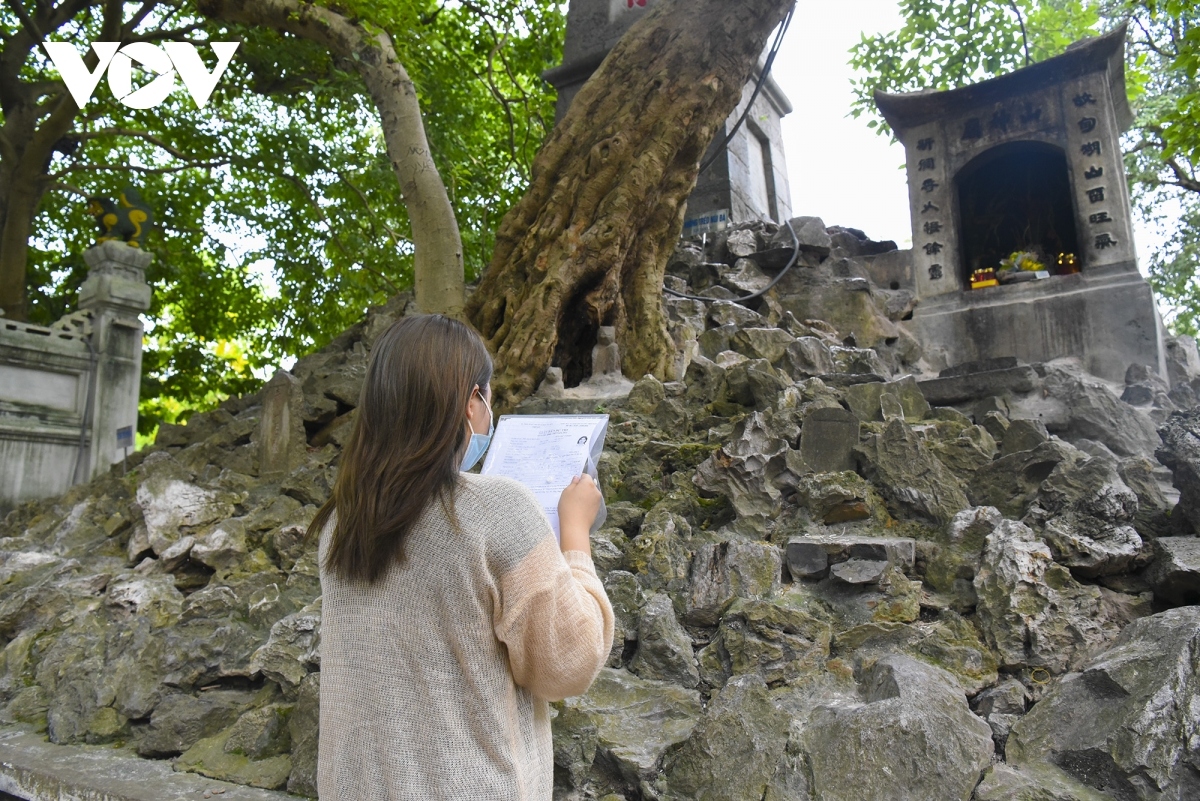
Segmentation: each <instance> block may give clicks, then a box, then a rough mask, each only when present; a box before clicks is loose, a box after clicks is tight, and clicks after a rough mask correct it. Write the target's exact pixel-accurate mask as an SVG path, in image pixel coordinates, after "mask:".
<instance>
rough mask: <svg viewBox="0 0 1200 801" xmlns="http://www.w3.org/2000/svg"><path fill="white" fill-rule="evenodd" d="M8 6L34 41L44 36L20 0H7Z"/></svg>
mask: <svg viewBox="0 0 1200 801" xmlns="http://www.w3.org/2000/svg"><path fill="white" fill-rule="evenodd" d="M8 6H9V8H11V9H12V10H13V12H14V13H16V15H17V19H19V20H21V25H23V26H24V27H25V31H26V32H27V33H28V34H29V36H30V38H32V39H33V40H34V42H41V41H42V40H44V39H45V38H46V37H45V35H44V34H43V33H42V32H41V30H40V29H39V28H38V26H37V23H36V22H34V21H33V18H32V17H30V16H29V12H28V11H26V10H25V6H23V5H21V0H8Z"/></svg>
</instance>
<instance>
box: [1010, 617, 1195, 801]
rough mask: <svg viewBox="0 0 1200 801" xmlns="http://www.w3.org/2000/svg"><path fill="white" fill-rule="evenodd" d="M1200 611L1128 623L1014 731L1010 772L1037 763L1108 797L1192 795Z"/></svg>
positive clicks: (1034, 709) (1059, 683)
mask: <svg viewBox="0 0 1200 801" xmlns="http://www.w3.org/2000/svg"><path fill="white" fill-rule="evenodd" d="M1197 653H1200V609H1198V608H1196V607H1184V608H1180V609H1172V610H1170V611H1167V612H1162V613H1160V614H1157V615H1154V616H1152V617H1147V618H1143V619H1141V620H1138V621H1135V622H1134V623H1132V624H1130V625H1129V626H1128V627H1127V628H1126V629H1125V630H1124V631H1123V632H1121V635H1120V637H1118V638H1117V639H1116V641H1115V642H1114V643H1113V644H1112V646H1111V647H1109V648H1108V649H1107V650H1105V651H1103V652H1101V653H1099V654H1098V655H1096V656H1095V657H1093V658H1092V659H1091V660H1090V661H1088V662H1087V663H1086V664H1084V665H1083V666H1082V668H1081V669H1080V671H1079V672H1078V673H1071V674H1069V675H1067V676H1063V677H1062V678H1060V679H1059V680H1058V681H1057V682H1056V683H1055V685H1054V686H1053V687H1051V688H1050V691H1049V693H1047V695H1046V697H1045V698H1043V699H1042V700H1041V701H1039V702H1038V703H1037V704H1035V705H1034V707H1033V709H1032V710H1030V712H1029V714H1027V715H1026V716H1025V717H1024V718H1022V719H1021V721H1020V722H1019V723H1017V725H1016V726H1014V727H1013V731H1012V734H1011V735H1010V736H1009V741H1008V761H1009V764H1010V765H1012V766H1014V767H1016V768H1018V769H1024V767H1025V766H1026V765H1036V764H1037V763H1038V762H1040V761H1045V762H1049V763H1052V764H1054V765H1056V766H1057V767H1059V768H1061V769H1062V770H1063V771H1065V772H1066V773H1068V774H1070V775H1071V776H1072V777H1073V778H1075V779H1076V780H1077V781H1079V782H1080V783H1082V784H1085V785H1087V786H1089V787H1091V788H1093V789H1095V790H1098V791H1100V792H1101V793H1104V794H1105V795H1106V797H1110V798H1128V799H1139V801H1140V800H1141V799H1147V800H1149V799H1165V798H1181V799H1182V798H1192V797H1195V796H1196V795H1197V793H1198V792H1200V753H1198V752H1197V750H1196V747H1195V742H1196V738H1197V737H1200V663H1198V662H1197Z"/></svg>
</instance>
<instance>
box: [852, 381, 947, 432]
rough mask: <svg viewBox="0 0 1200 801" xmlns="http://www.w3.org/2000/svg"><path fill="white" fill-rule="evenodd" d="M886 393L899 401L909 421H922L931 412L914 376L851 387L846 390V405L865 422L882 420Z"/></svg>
mask: <svg viewBox="0 0 1200 801" xmlns="http://www.w3.org/2000/svg"><path fill="white" fill-rule="evenodd" d="M885 393H886V394H890V395H894V396H896V397H897V398H898V399H899V401H900V406H901V408H902V409H903V413H904V417H905V418H907V419H909V420H922V419H924V417H925V415H926V414H927V413H928V412H929V403H928V402H927V401H926V400H925V396H924V395H922V394H921V390H920V389H919V388H918V386H917V382H916V380H915V379H914V378H913V377H912V376H905V377H904V378H900V379H897V380H895V381H887V382H882V383H877V384H854V385H853V386H849V387H847V388H846V403H847V404H849V406H850V410H851V411H852V412H854V414H855V415H857V416H858V419H859V420H862V421H863V422H871V421H873V420H882V419H883V409H882V406H881V400H880V399H881V397H882V396H883V395H884V394H885Z"/></svg>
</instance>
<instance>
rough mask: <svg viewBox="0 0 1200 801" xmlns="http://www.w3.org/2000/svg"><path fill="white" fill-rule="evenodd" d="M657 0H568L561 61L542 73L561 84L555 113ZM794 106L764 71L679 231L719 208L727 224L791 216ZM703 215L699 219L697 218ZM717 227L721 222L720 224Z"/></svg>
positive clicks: (744, 100) (730, 123) (690, 200)
mask: <svg viewBox="0 0 1200 801" xmlns="http://www.w3.org/2000/svg"><path fill="white" fill-rule="evenodd" d="M657 2H658V0H571V1H570V6H569V8H568V11H567V36H566V42H565V43H564V45H563V63H562V64H561V65H560V66H558V67H555V68H554V69H552V70H548V71H547V72H546V73H545V75H544V76H543V77H544V78H545V79H546V80H547V81H548V82H549V83H550V84H551V85H552V86H553V87H554V88H555V89H556V90H558V105H557V107H556V110H555V119H556V121H557V120H560V119H562V117H563V115H564V114H566V112H567V108H569V107H570V105H571V101H572V100H574V99H575V95H576V93H578V92H579V89H580V88H581V87H582V86H583V84H584V83H585V82H586V81H587V79H588V78H590V77H591V75H592V73H593V72H595V71H596V68H597V67H599V66H600V62H602V61H603V60H604V58H605V56H607V55H608V53H609V51H611V50H612V48H613V46H614V45H616V43H617V41H618V40H619V39H620V38H621V36H622V35H623V34H624V33H625V32H626V31H627V30H629V28H630V26H632V25H633V24H634V23H635V22H637V21H638V20H639V19H641V17H642V16H643V15H644V14H645V13H646V12H647V11H648V10H649V9H650V8H652V7H653V6H654V5H655V4H656V3H657ZM753 91H754V82H753V81H752V82H751V83H749V84H748V85H747V86H746V87H745V88H744V89H743V90H742V99H741V101H740V102H739V103H738V107H737V108H736V109H734V111H733V113H732V114H731V115H730V117H729V119H728V120H726V122H725V126H724V128H722V129H721V132H720V134H719V135H718V137H717V139H716V141H714V142H713V144H712V145H711V146H710V148H709V151H708V153H706V154H705V161H707V160H708V159H709V158H710V157H711V156H712V155H713V153H714V152H716V150H717V147H718V145H719V143H720V141H721V140H723V139H724V138H725V136H726V135H727V133H728V131H729V130H730V129H731V128H732V127H733V125H734V124H735V123H736V122H737V120H738V118H739V117H740V116H741V114H742V112H743V111H744V110H745V108H746V104H747V103H748V102H749V101H750V96H751V94H752V93H753ZM791 110H792V106H791V104H790V103H789V102H788V99H787V97H785V96H784V94H783V92H782V91H781V90H780V89H779V87H778V86H777V85H776V84H775V81H773V80H771V78H770V76H768V77H767V79H766V82H765V84H764V86H763V89H762V91H761V92H760V93H759V96H758V97H757V98H756V99H755V101H754V106H753V108H752V109H751V111H750V114H749V115H747V119H746V122H745V123H743V125H742V127H741V128H740V129H739V130H738V131H737V133H736V134H735V135H734V137H733V139H732V140H731V141H730V142H729V144H728V145H727V146H726V147H724V148H722V149H721V151H722V152H721V153H720V154H719V155H718V156H717V158H716V159H715V160H714V161H713V163H712V165H711V166H710V167H709V168H708V169H707V170H705V171H704V172H703V173H701V174H700V177H699V179H698V180H697V183H696V188H695V190H694V191H693V192H692V194H691V197H690V198H688V209H687V220H686V222H685V223H684V232H685V233H687V232H688V231H689V230H692V231H695V230H697V227H701V228H702V227H706V226H708V225H709V218H710V217H712V216H714V213H716V216H720V213H721V212H724V213H725V217H726V219H727V221H729V222H741V221H745V220H758V219H765V220H775V221H777V222H781V221H783V220H786V219H788V218H789V217H791V216H792V199H791V192H790V190H789V188H788V178H787V166H786V164H785V162H784V157H783V140H782V135H781V131H780V125H779V123H780V120H781V119H782V118H783V117H784V116H785V115H787V114H789V113H790V112H791ZM701 220H703V222H701ZM718 227H719V226H718Z"/></svg>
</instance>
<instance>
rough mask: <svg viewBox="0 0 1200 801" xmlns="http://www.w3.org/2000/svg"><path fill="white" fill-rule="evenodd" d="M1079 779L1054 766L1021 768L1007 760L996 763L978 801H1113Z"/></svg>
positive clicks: (981, 785) (982, 784)
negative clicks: (1013, 765) (1078, 780)
mask: <svg viewBox="0 0 1200 801" xmlns="http://www.w3.org/2000/svg"><path fill="white" fill-rule="evenodd" d="M1112 798H1113V796H1111V795H1109V794H1107V793H1101V792H1098V791H1096V790H1093V789H1092V788H1090V787H1088V786H1087V785H1085V784H1080V783H1079V782H1077V781H1075V779H1073V778H1072V777H1071V776H1070V775H1069V774H1067V773H1065V772H1064V771H1062V770H1060V769H1058V768H1056V767H1055V766H1053V765H1029V766H1026V767H1025V768H1022V769H1021V770H1017V769H1015V768H1013V767H1011V766H1010V765H1006V764H1004V763H1003V762H1000V763H997V764H995V765H992V766H991V767H990V768H988V770H987V772H986V773H985V774H984V775H983V781H981V782H980V783H979V786H978V787H977V788H975V801H1112Z"/></svg>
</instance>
